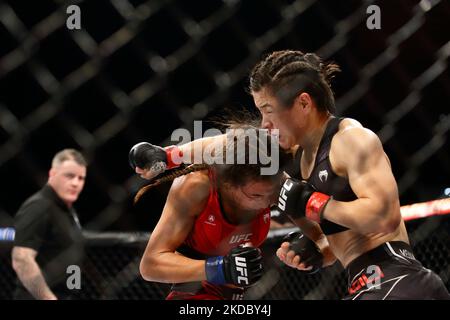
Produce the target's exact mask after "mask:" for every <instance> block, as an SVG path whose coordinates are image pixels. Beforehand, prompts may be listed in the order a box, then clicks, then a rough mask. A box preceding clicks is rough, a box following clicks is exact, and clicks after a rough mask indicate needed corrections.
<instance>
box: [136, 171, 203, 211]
mask: <svg viewBox="0 0 450 320" xmlns="http://www.w3.org/2000/svg"><path fill="white" fill-rule="evenodd" d="M208 168H209V165H207V164H203V163H202V164H191V165H188V166H182V167H179V168H176V169H173V170H169V171H166V172H164V173H162V174H161V175H160V177H159V178H157V179H156V180H154V181H152V182H151V183H149V184H147V185H146V186H144V187H142V188H141V189H139V191H138V193H137V194H136V196H135V197H134V204H136V203H137V202H138V201H139V199H140V198H141V197H142V195H143V194H144V193H146V192H147V191H148V190H150V189H151V188H153V187H156V186H158V185H160V184H162V183H164V182H169V181H173V180H175V179H176V178H178V177H181V176H184V175H186V174H188V173H191V172H194V171H201V170H206V169H208Z"/></svg>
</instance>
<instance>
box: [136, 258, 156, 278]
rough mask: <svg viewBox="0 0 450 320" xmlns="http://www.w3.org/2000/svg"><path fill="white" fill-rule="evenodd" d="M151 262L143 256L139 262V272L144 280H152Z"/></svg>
mask: <svg viewBox="0 0 450 320" xmlns="http://www.w3.org/2000/svg"><path fill="white" fill-rule="evenodd" d="M151 266H152V262H151V259H150V258H147V257H144V258H142V260H141V263H140V264H139V273H140V274H141V277H142V278H143V279H144V280H145V281H154V275H153V270H152V267H151Z"/></svg>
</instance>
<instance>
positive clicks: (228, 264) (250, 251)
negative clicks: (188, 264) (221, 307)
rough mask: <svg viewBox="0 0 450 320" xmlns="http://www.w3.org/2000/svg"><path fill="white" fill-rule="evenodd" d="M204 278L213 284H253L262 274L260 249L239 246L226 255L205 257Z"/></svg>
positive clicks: (244, 285)
mask: <svg viewBox="0 0 450 320" xmlns="http://www.w3.org/2000/svg"><path fill="white" fill-rule="evenodd" d="M205 270H206V280H207V281H208V282H211V283H213V284H218V285H224V284H234V285H236V286H240V287H247V286H251V285H253V284H255V283H256V282H257V281H258V280H259V279H260V278H261V277H262V274H263V265H262V256H261V250H259V249H258V248H254V247H243V246H239V247H236V248H233V249H231V250H230V252H229V253H228V254H227V255H226V256H217V257H212V258H208V259H206V263H205Z"/></svg>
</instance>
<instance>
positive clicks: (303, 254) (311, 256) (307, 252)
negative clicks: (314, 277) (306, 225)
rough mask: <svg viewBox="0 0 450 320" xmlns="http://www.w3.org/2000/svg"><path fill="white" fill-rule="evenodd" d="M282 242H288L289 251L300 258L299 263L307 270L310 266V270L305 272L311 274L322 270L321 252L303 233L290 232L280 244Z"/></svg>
mask: <svg viewBox="0 0 450 320" xmlns="http://www.w3.org/2000/svg"><path fill="white" fill-rule="evenodd" d="M283 242H289V250H292V251H294V252H295V254H296V255H298V256H299V257H300V263H304V264H305V266H306V267H307V268H308V267H310V266H312V269H311V270H309V271H306V272H308V273H309V274H313V273H316V272H317V271H319V270H320V268H322V265H323V255H322V252H321V251H320V249H319V247H318V246H317V245H316V243H315V242H314V241H312V240H311V239H309V238H308V237H306V236H305V235H304V234H303V233H301V232H299V231H293V232H290V233H288V234H287V235H286V236H285V237H284V238H283V240H282V241H281V243H283Z"/></svg>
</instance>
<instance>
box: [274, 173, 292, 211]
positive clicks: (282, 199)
mask: <svg viewBox="0 0 450 320" xmlns="http://www.w3.org/2000/svg"><path fill="white" fill-rule="evenodd" d="M293 185H294V183H293V182H292V180H286V181H285V182H284V184H283V188H282V189H281V192H280V196H279V197H278V208H280V209H281V210H283V211H284V210H286V200H287V194H286V192H288V191H290V190H291V189H292V186H293Z"/></svg>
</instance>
